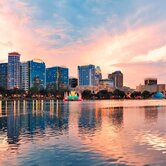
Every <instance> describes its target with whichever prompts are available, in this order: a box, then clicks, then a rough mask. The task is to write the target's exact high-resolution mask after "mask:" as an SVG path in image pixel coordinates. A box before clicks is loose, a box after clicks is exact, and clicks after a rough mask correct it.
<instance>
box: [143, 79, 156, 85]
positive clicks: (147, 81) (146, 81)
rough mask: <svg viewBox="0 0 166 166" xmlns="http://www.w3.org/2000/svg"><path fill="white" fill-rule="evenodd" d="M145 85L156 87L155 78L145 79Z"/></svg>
mask: <svg viewBox="0 0 166 166" xmlns="http://www.w3.org/2000/svg"><path fill="white" fill-rule="evenodd" d="M144 83H145V85H157V78H145V80H144Z"/></svg>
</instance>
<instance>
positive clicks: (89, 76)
mask: <svg viewBox="0 0 166 166" xmlns="http://www.w3.org/2000/svg"><path fill="white" fill-rule="evenodd" d="M78 79H79V86H94V85H95V65H86V66H78Z"/></svg>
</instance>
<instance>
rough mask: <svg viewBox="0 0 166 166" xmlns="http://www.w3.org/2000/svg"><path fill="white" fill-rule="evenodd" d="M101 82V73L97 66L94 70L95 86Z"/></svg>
mask: <svg viewBox="0 0 166 166" xmlns="http://www.w3.org/2000/svg"><path fill="white" fill-rule="evenodd" d="M100 80H102V72H101V69H100V67H99V66H97V67H96V68H95V85H99V81H100Z"/></svg>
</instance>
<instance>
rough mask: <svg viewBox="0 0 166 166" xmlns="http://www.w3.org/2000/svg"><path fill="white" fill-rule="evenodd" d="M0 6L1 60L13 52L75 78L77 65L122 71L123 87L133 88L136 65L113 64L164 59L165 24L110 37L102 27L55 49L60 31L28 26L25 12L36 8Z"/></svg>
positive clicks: (9, 4) (63, 36)
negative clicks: (60, 68)
mask: <svg viewBox="0 0 166 166" xmlns="http://www.w3.org/2000/svg"><path fill="white" fill-rule="evenodd" d="M0 6H1V8H0V13H1V14H0V20H1V22H0V36H1V39H0V54H1V57H0V58H1V59H7V53H8V52H9V51H11V50H13V51H14V50H15V51H18V52H20V53H21V54H22V57H21V58H22V60H23V61H24V60H28V59H33V58H41V59H42V60H44V61H45V62H46V64H47V66H55V65H65V66H67V67H69V68H70V74H71V75H74V76H76V75H77V65H84V64H90V63H91V64H95V65H99V66H101V68H102V71H103V73H104V74H103V75H104V76H105V77H107V74H108V73H111V72H113V71H114V70H122V72H124V75H125V84H127V85H130V86H135V84H136V83H137V82H133V76H134V75H133V74H134V73H133V70H135V71H137V70H139V66H137V68H136V66H132V68H131V67H127V66H126V67H125V68H124V66H121V65H113V64H122V63H124V62H125V63H126V62H127V63H131V62H137V61H138V62H139V61H142V60H146V61H149V60H152V61H156V60H157V61H160V60H164V59H165V56H164V54H163V53H165V42H166V36H165V35H163V34H164V30H165V27H166V24H165V23H163V22H159V23H158V24H155V25H147V26H139V27H137V28H131V27H130V26H128V30H127V31H124V32H114V33H113V34H111V33H109V32H108V31H107V30H106V28H105V27H101V28H99V29H96V30H94V33H93V34H92V35H90V36H89V37H87V38H86V39H85V41H84V42H83V41H82V39H80V41H76V42H73V43H70V44H68V45H64V46H60V47H59V48H57V45H58V44H59V42H61V41H62V40H63V41H65V40H66V39H67V38H68V37H69V36H67V35H66V34H65V33H64V30H63V29H60V28H59V29H58V28H54V27H49V26H48V27H42V28H34V27H33V26H32V25H31V17H32V16H31V15H29V11H31V12H32V13H34V12H35V11H36V9H35V10H34V9H33V8H31V7H29V6H27V5H26V3H23V2H22V3H20V2H18V1H17V3H15V4H14V5H13V4H11V3H9V1H5V0H2V1H1V2H0ZM13 8H19V11H17V12H15V13H13V10H11V9H13ZM52 35H58V36H60V38H61V40H60V41H58V40H56V39H55V40H52V39H50V38H49V37H51V36H52ZM2 43H11V44H10V45H4V44H2ZM54 46H55V47H54ZM155 50H158V51H157V53H156V54H155V55H152V54H153V53H154V51H155ZM161 50H162V51H161ZM163 50H164V51H163ZM144 57H145V58H144ZM147 57H148V58H147ZM140 58H141V59H140ZM150 58H152V59H150ZM145 68H147V67H146V66H142V70H141V72H140V77H139V79H140V80H139V82H140V81H141V80H142V79H143V74H142V71H144V69H145ZM154 70H155V68H151V71H154ZM160 71H161V70H159V72H160ZM147 73H148V72H147ZM163 81H165V80H164V79H163Z"/></svg>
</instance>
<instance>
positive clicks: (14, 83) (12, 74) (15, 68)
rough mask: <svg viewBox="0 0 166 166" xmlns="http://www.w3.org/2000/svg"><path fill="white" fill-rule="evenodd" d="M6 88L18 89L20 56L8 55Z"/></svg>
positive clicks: (15, 54) (16, 54)
mask: <svg viewBox="0 0 166 166" xmlns="http://www.w3.org/2000/svg"><path fill="white" fill-rule="evenodd" d="M7 73H8V74H7V88H8V89H14V88H18V89H19V88H20V54H19V53H18V52H11V53H9V54H8V72H7Z"/></svg>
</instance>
